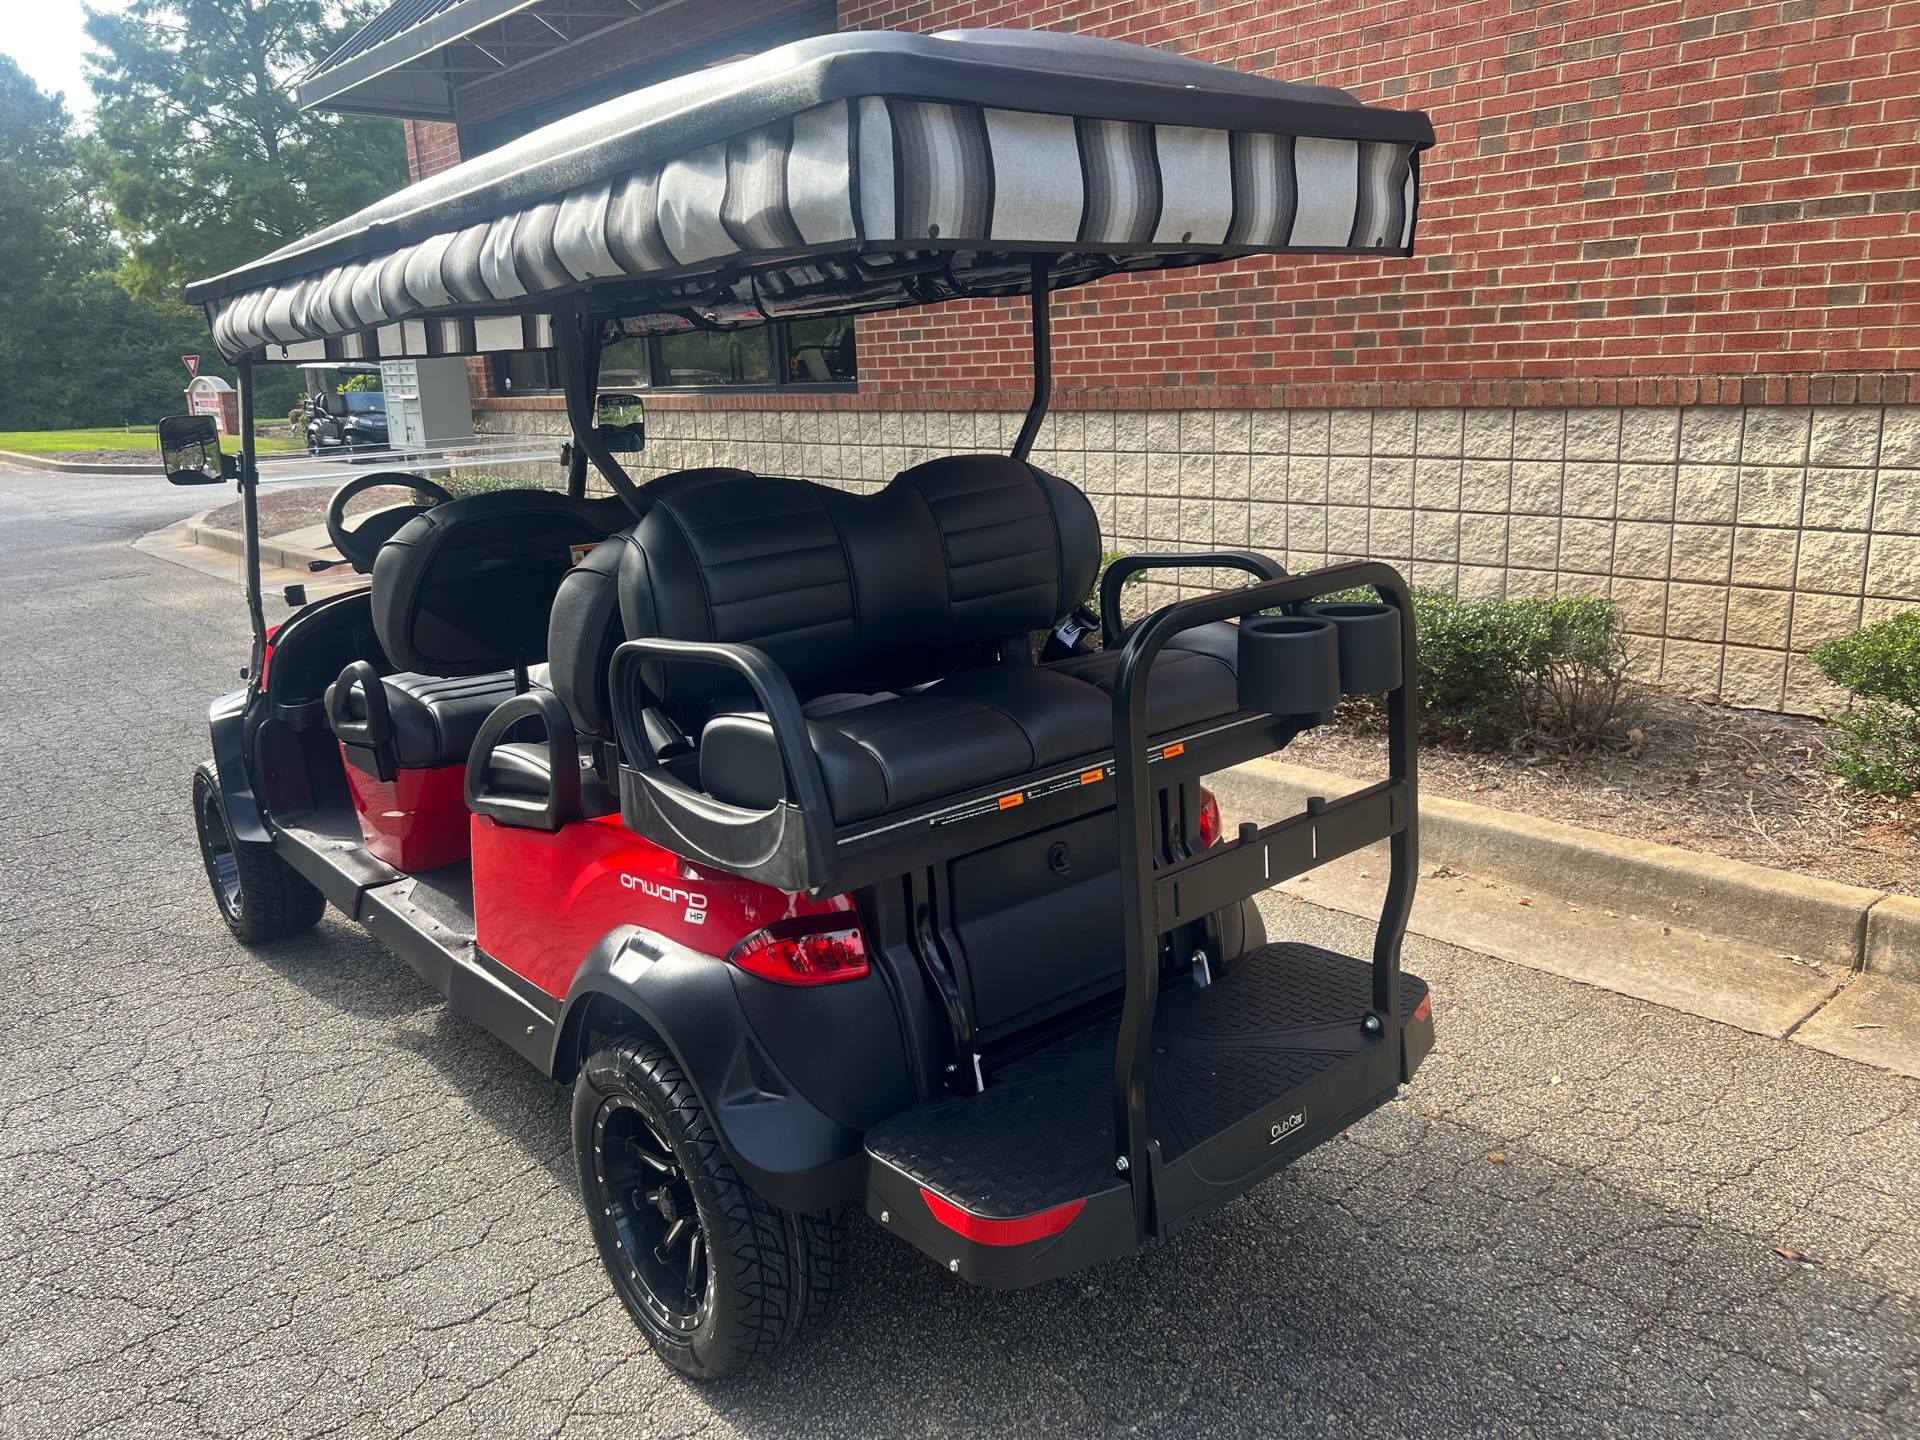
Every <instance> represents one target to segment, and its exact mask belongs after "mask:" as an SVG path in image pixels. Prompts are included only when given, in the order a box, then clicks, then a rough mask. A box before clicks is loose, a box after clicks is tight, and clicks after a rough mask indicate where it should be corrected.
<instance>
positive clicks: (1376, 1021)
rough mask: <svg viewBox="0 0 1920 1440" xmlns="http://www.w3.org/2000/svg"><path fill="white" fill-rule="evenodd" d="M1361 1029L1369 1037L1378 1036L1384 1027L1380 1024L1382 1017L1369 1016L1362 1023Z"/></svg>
mask: <svg viewBox="0 0 1920 1440" xmlns="http://www.w3.org/2000/svg"><path fill="white" fill-rule="evenodd" d="M1360 1028H1361V1029H1362V1030H1364V1031H1366V1032H1367V1034H1369V1035H1378V1034H1379V1033H1380V1031H1381V1029H1382V1028H1383V1027H1382V1026H1381V1024H1380V1017H1379V1016H1378V1015H1369V1016H1367V1018H1366V1019H1364V1020H1362V1021H1361V1022H1360Z"/></svg>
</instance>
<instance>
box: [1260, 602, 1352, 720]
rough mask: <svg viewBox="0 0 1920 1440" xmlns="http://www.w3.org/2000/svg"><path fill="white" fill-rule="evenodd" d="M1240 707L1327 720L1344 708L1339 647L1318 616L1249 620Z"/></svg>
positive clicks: (1329, 623)
mask: <svg viewBox="0 0 1920 1440" xmlns="http://www.w3.org/2000/svg"><path fill="white" fill-rule="evenodd" d="M1239 644H1240V707H1241V708H1242V709H1243V710H1261V711H1264V712H1266V713H1267V714H1269V715H1325V714H1327V713H1329V712H1330V711H1331V710H1332V709H1333V707H1334V706H1335V705H1337V704H1339V703H1340V642H1339V637H1338V634H1337V631H1336V628H1335V626H1334V623H1333V621H1331V620H1323V619H1321V618H1320V617H1319V616H1317V615H1249V616H1248V617H1247V618H1246V619H1244V620H1242V621H1241V622H1240V641H1239Z"/></svg>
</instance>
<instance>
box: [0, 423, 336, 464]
mask: <svg viewBox="0 0 1920 1440" xmlns="http://www.w3.org/2000/svg"><path fill="white" fill-rule="evenodd" d="M155 443H156V442H155V440H154V427H153V426H151V425H135V426H133V427H131V428H130V429H125V430H0V450H11V451H13V452H14V453H15V454H17V455H57V454H59V453H60V452H62V451H65V450H128V451H132V452H135V453H137V454H141V455H153V456H155V457H156V458H157V457H158V455H159V451H158V450H157V449H155ZM220 447H221V449H223V450H227V451H232V452H238V451H239V449H240V439H239V437H238V436H236V435H223V436H221V437H220ZM259 447H260V449H261V450H262V451H267V450H298V449H299V448H300V445H299V443H298V442H297V441H294V440H290V439H287V438H285V437H284V436H274V435H262V436H261V437H260V439H259Z"/></svg>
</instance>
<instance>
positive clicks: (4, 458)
mask: <svg viewBox="0 0 1920 1440" xmlns="http://www.w3.org/2000/svg"><path fill="white" fill-rule="evenodd" d="M0 463H4V464H8V465H24V466H25V467H26V468H27V469H29V470H53V471H57V472H58V473H60V474H62V475H152V476H155V477H158V476H159V475H160V463H159V462H158V461H157V460H148V461H145V462H143V463H142V464H139V465H111V464H108V463H107V462H105V461H85V460H49V459H47V458H46V456H44V455H22V454H21V453H20V452H19V451H18V450H0Z"/></svg>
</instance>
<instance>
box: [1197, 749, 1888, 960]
mask: <svg viewBox="0 0 1920 1440" xmlns="http://www.w3.org/2000/svg"><path fill="white" fill-rule="evenodd" d="M1234 774H1235V776H1236V777H1237V778H1238V779H1240V780H1242V781H1244V782H1246V783H1249V784H1251V785H1254V786H1257V787H1258V788H1259V789H1260V790H1261V791H1263V792H1265V804H1263V808H1266V805H1270V806H1271V808H1272V810H1273V811H1274V813H1276V814H1290V813H1293V812H1295V811H1298V810H1299V809H1301V808H1302V807H1303V806H1304V805H1305V803H1306V799H1307V797H1308V796H1309V795H1325V796H1333V795H1341V794H1345V793H1346V792H1347V791H1349V790H1353V789H1357V788H1358V787H1359V786H1360V785H1361V784H1363V783H1365V782H1363V781H1358V780H1355V779H1353V778H1352V777H1350V776H1345V775H1335V774H1330V773H1328V772H1326V771H1321V770H1310V769H1307V768H1306V767H1304V766H1299V765H1287V764H1283V763H1281V762H1279V761H1275V760H1255V761H1250V762H1249V763H1247V764H1245V765H1241V766H1238V767H1236V768H1235V771H1234ZM1420 853H1421V865H1422V867H1423V868H1425V869H1431V868H1432V867H1433V866H1434V865H1436V864H1445V865H1449V866H1453V867H1455V868H1458V869H1460V870H1464V871H1466V872H1467V873H1468V874H1473V875H1481V876H1487V877H1499V878H1500V879H1502V880H1505V881H1507V882H1509V883H1511V884H1514V885H1517V886H1520V887H1522V888H1523V889H1526V890H1529V891H1535V892H1538V893H1540V894H1543V895H1551V896H1555V897H1557V898H1559V899H1562V900H1570V901H1574V902H1576V903H1578V904H1583V905H1591V906H1596V907H1599V908H1601V909H1605V910H1613V911H1618V912H1620V913H1623V914H1628V913H1631V914H1638V915H1641V916H1643V917H1646V918H1649V919H1654V918H1659V919H1670V920H1671V921H1672V922H1673V923H1676V924H1679V925H1684V926H1686V927H1687V928H1689V929H1692V930H1696V931H1703V932H1706V933H1708V934H1712V935H1718V936H1721V937H1723V938H1725V939H1729V940H1738V941H1743V942H1745V943H1747V944H1750V945H1754V946H1757V947H1760V948H1763V949H1766V950H1769V951H1774V952H1777V953H1780V954H1787V955H1795V956H1800V957H1802V958H1803V959H1805V960H1809V961H1819V962H1821V963H1823V964H1825V965H1828V966H1831V967H1835V968H1841V969H1846V970H1862V969H1864V970H1867V971H1870V972H1871V973H1874V974H1876V975H1887V976H1898V977H1903V978H1908V979H1912V978H1920V899H1915V898H1911V897H1906V896H1897V895H1888V894H1886V893H1884V892H1883V891H1879V890H1869V889H1866V888H1864V887H1861V886H1857V885H1842V884H1840V883H1838V882H1836V881H1832V880H1821V879H1818V878H1816V877H1813V876H1809V875H1798V874H1794V873H1791V872H1788V871H1782V870H1772V869H1769V868H1768V867H1766V866H1764V865H1752V864H1749V863H1747V862H1745V861H1741V860H1727V859H1723V858H1721V857H1720V856H1717V855H1702V854H1699V853H1698V852H1696V851H1692V850H1682V849H1680V848H1678V847H1677V846H1673V845H1657V844H1654V843H1652V842H1651V841H1646V840H1634V839H1630V838H1627V837H1625V836H1619V835H1609V834H1606V833H1604V832H1601V831H1597V830H1586V829H1582V828H1581V827H1579V826H1577V825H1565V824H1562V823H1560V822H1558V821H1554V820H1542V819H1539V818H1537V817H1535V816H1531V815H1520V814H1516V813H1514V812H1512V811H1508V810H1495V809H1492V808H1490V807H1488V806H1484V805H1469V804H1467V803H1465V802H1464V801H1460V800H1450V799H1447V798H1445V797H1442V796H1437V795H1432V796H1422V797H1421V800H1420Z"/></svg>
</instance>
